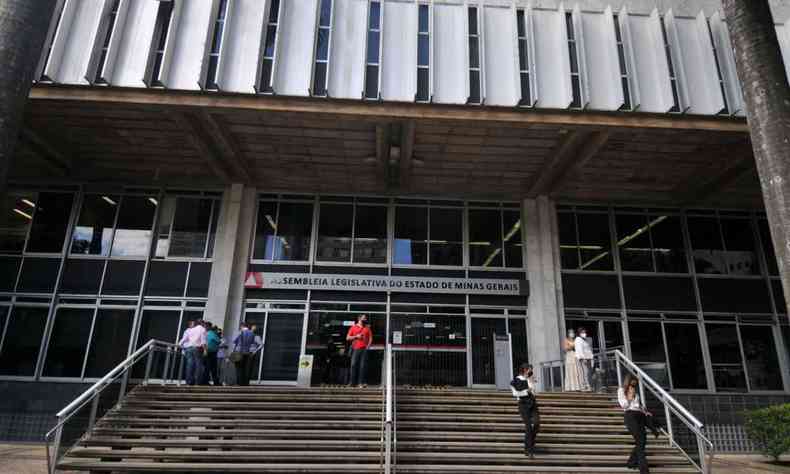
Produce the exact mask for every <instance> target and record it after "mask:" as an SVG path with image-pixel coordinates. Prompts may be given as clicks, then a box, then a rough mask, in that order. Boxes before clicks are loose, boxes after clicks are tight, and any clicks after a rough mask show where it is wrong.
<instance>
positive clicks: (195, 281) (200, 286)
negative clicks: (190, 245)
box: [187, 262, 211, 298]
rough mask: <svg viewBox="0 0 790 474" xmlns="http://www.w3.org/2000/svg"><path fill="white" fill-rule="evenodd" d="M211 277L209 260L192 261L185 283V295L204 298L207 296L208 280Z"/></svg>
mask: <svg viewBox="0 0 790 474" xmlns="http://www.w3.org/2000/svg"><path fill="white" fill-rule="evenodd" d="M210 279H211V263H210V262H192V264H191V267H190V269H189V282H188V283H187V297H190V298H205V297H207V296H208V286H209V280H210Z"/></svg>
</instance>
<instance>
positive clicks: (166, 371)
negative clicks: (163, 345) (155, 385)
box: [162, 347, 173, 385]
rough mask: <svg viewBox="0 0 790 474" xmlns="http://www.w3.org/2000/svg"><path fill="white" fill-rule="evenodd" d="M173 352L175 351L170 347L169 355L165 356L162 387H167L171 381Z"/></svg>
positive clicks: (168, 349)
mask: <svg viewBox="0 0 790 474" xmlns="http://www.w3.org/2000/svg"><path fill="white" fill-rule="evenodd" d="M172 352H173V349H172V348H170V347H168V348H167V353H166V354H165V367H164V369H163V370H162V385H166V384H167V382H168V381H169V380H170V354H171V353H172Z"/></svg>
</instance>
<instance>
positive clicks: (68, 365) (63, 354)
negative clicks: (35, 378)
mask: <svg viewBox="0 0 790 474" xmlns="http://www.w3.org/2000/svg"><path fill="white" fill-rule="evenodd" d="M93 312H94V310H93V308H60V309H58V312H57V314H56V316H55V324H54V326H53V327H52V335H51V336H50V338H49V348H48V349H47V359H46V362H45V363H44V372H43V375H44V376H45V377H82V365H83V364H84V362H85V351H87V350H88V338H89V337H90V330H91V322H92V321H93Z"/></svg>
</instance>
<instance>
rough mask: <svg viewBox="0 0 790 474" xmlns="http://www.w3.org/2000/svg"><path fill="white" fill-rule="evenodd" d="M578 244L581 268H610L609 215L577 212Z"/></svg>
mask: <svg viewBox="0 0 790 474" xmlns="http://www.w3.org/2000/svg"><path fill="white" fill-rule="evenodd" d="M576 218H577V221H578V225H579V246H580V253H581V266H580V267H579V268H580V269H582V270H612V269H613V264H612V252H611V248H612V247H611V241H610V234H609V216H608V215H606V214H578V215H577V216H576Z"/></svg>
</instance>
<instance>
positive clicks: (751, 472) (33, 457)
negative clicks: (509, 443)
mask: <svg viewBox="0 0 790 474" xmlns="http://www.w3.org/2000/svg"><path fill="white" fill-rule="evenodd" d="M0 459H2V461H0V474H45V473H46V472H47V458H46V455H45V451H44V445H43V444H22V443H19V444H0ZM764 460H765V458H763V457H762V456H750V455H716V456H715V457H714V465H713V472H714V473H715V474H764V473H771V472H778V473H787V474H790V456H785V457H784V458H783V461H786V463H787V465H786V466H782V467H777V466H771V465H769V464H765V463H764ZM63 474H68V473H63Z"/></svg>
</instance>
